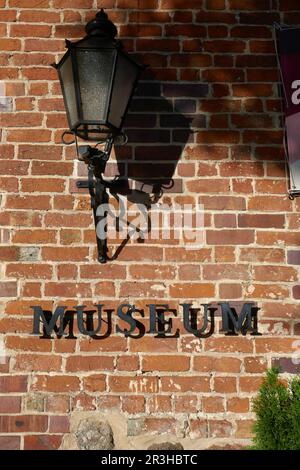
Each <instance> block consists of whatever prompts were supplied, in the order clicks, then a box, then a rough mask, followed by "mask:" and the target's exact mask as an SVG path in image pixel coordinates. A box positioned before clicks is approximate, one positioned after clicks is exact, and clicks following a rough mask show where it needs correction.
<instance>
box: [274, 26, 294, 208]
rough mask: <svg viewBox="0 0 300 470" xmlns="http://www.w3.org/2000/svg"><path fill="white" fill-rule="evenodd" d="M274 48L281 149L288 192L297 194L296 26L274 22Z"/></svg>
mask: <svg viewBox="0 0 300 470" xmlns="http://www.w3.org/2000/svg"><path fill="white" fill-rule="evenodd" d="M275 31H276V49H277V56H278V62H279V67H280V74H281V80H282V86H283V94H284V111H285V151H286V155H287V162H288V166H289V170H290V189H289V195H290V197H291V198H292V199H293V198H294V197H296V196H300V27H290V26H286V25H278V24H277V23H276V24H275Z"/></svg>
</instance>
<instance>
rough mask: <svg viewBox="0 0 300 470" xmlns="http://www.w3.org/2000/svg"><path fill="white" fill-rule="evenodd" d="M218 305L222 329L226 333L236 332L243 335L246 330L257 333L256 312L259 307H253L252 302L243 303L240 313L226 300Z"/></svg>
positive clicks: (232, 333)
mask: <svg viewBox="0 0 300 470" xmlns="http://www.w3.org/2000/svg"><path fill="white" fill-rule="evenodd" d="M219 305H220V306H221V312H222V331H224V332H226V335H233V336H234V335H237V334H238V333H242V334H243V335H245V334H246V333H248V332H250V333H251V334H252V335H259V333H258V331H257V312H258V311H259V310H260V309H259V308H258V307H255V304H254V303H253V302H248V303H245V304H244V305H243V306H242V310H241V312H240V314H238V313H237V312H236V309H235V308H233V307H231V306H230V305H229V303H228V302H222V303H220V304H219Z"/></svg>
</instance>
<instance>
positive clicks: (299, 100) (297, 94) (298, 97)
mask: <svg viewBox="0 0 300 470" xmlns="http://www.w3.org/2000/svg"><path fill="white" fill-rule="evenodd" d="M292 89H293V90H296V91H294V93H292V103H293V104H295V105H297V104H300V80H295V81H294V82H293V83H292Z"/></svg>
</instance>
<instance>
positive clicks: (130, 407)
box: [122, 396, 145, 414]
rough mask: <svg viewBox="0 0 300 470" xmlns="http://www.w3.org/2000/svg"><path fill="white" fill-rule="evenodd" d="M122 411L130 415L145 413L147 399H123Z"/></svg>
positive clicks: (134, 397) (133, 397) (136, 397)
mask: <svg viewBox="0 0 300 470" xmlns="http://www.w3.org/2000/svg"><path fill="white" fill-rule="evenodd" d="M122 411H125V412H126V413H129V414H136V413H143V412H144V411H145V398H144V397H143V396H132V397H123V398H122Z"/></svg>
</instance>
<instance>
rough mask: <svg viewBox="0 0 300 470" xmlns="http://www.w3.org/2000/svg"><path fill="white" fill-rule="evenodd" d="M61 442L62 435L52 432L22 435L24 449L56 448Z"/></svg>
mask: <svg viewBox="0 0 300 470" xmlns="http://www.w3.org/2000/svg"><path fill="white" fill-rule="evenodd" d="M61 442H62V436H56V435H54V434H52V435H49V434H45V435H43V434H38V435H36V436H34V435H31V436H24V449H25V450H58V449H59V447H60V445H61Z"/></svg>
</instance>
